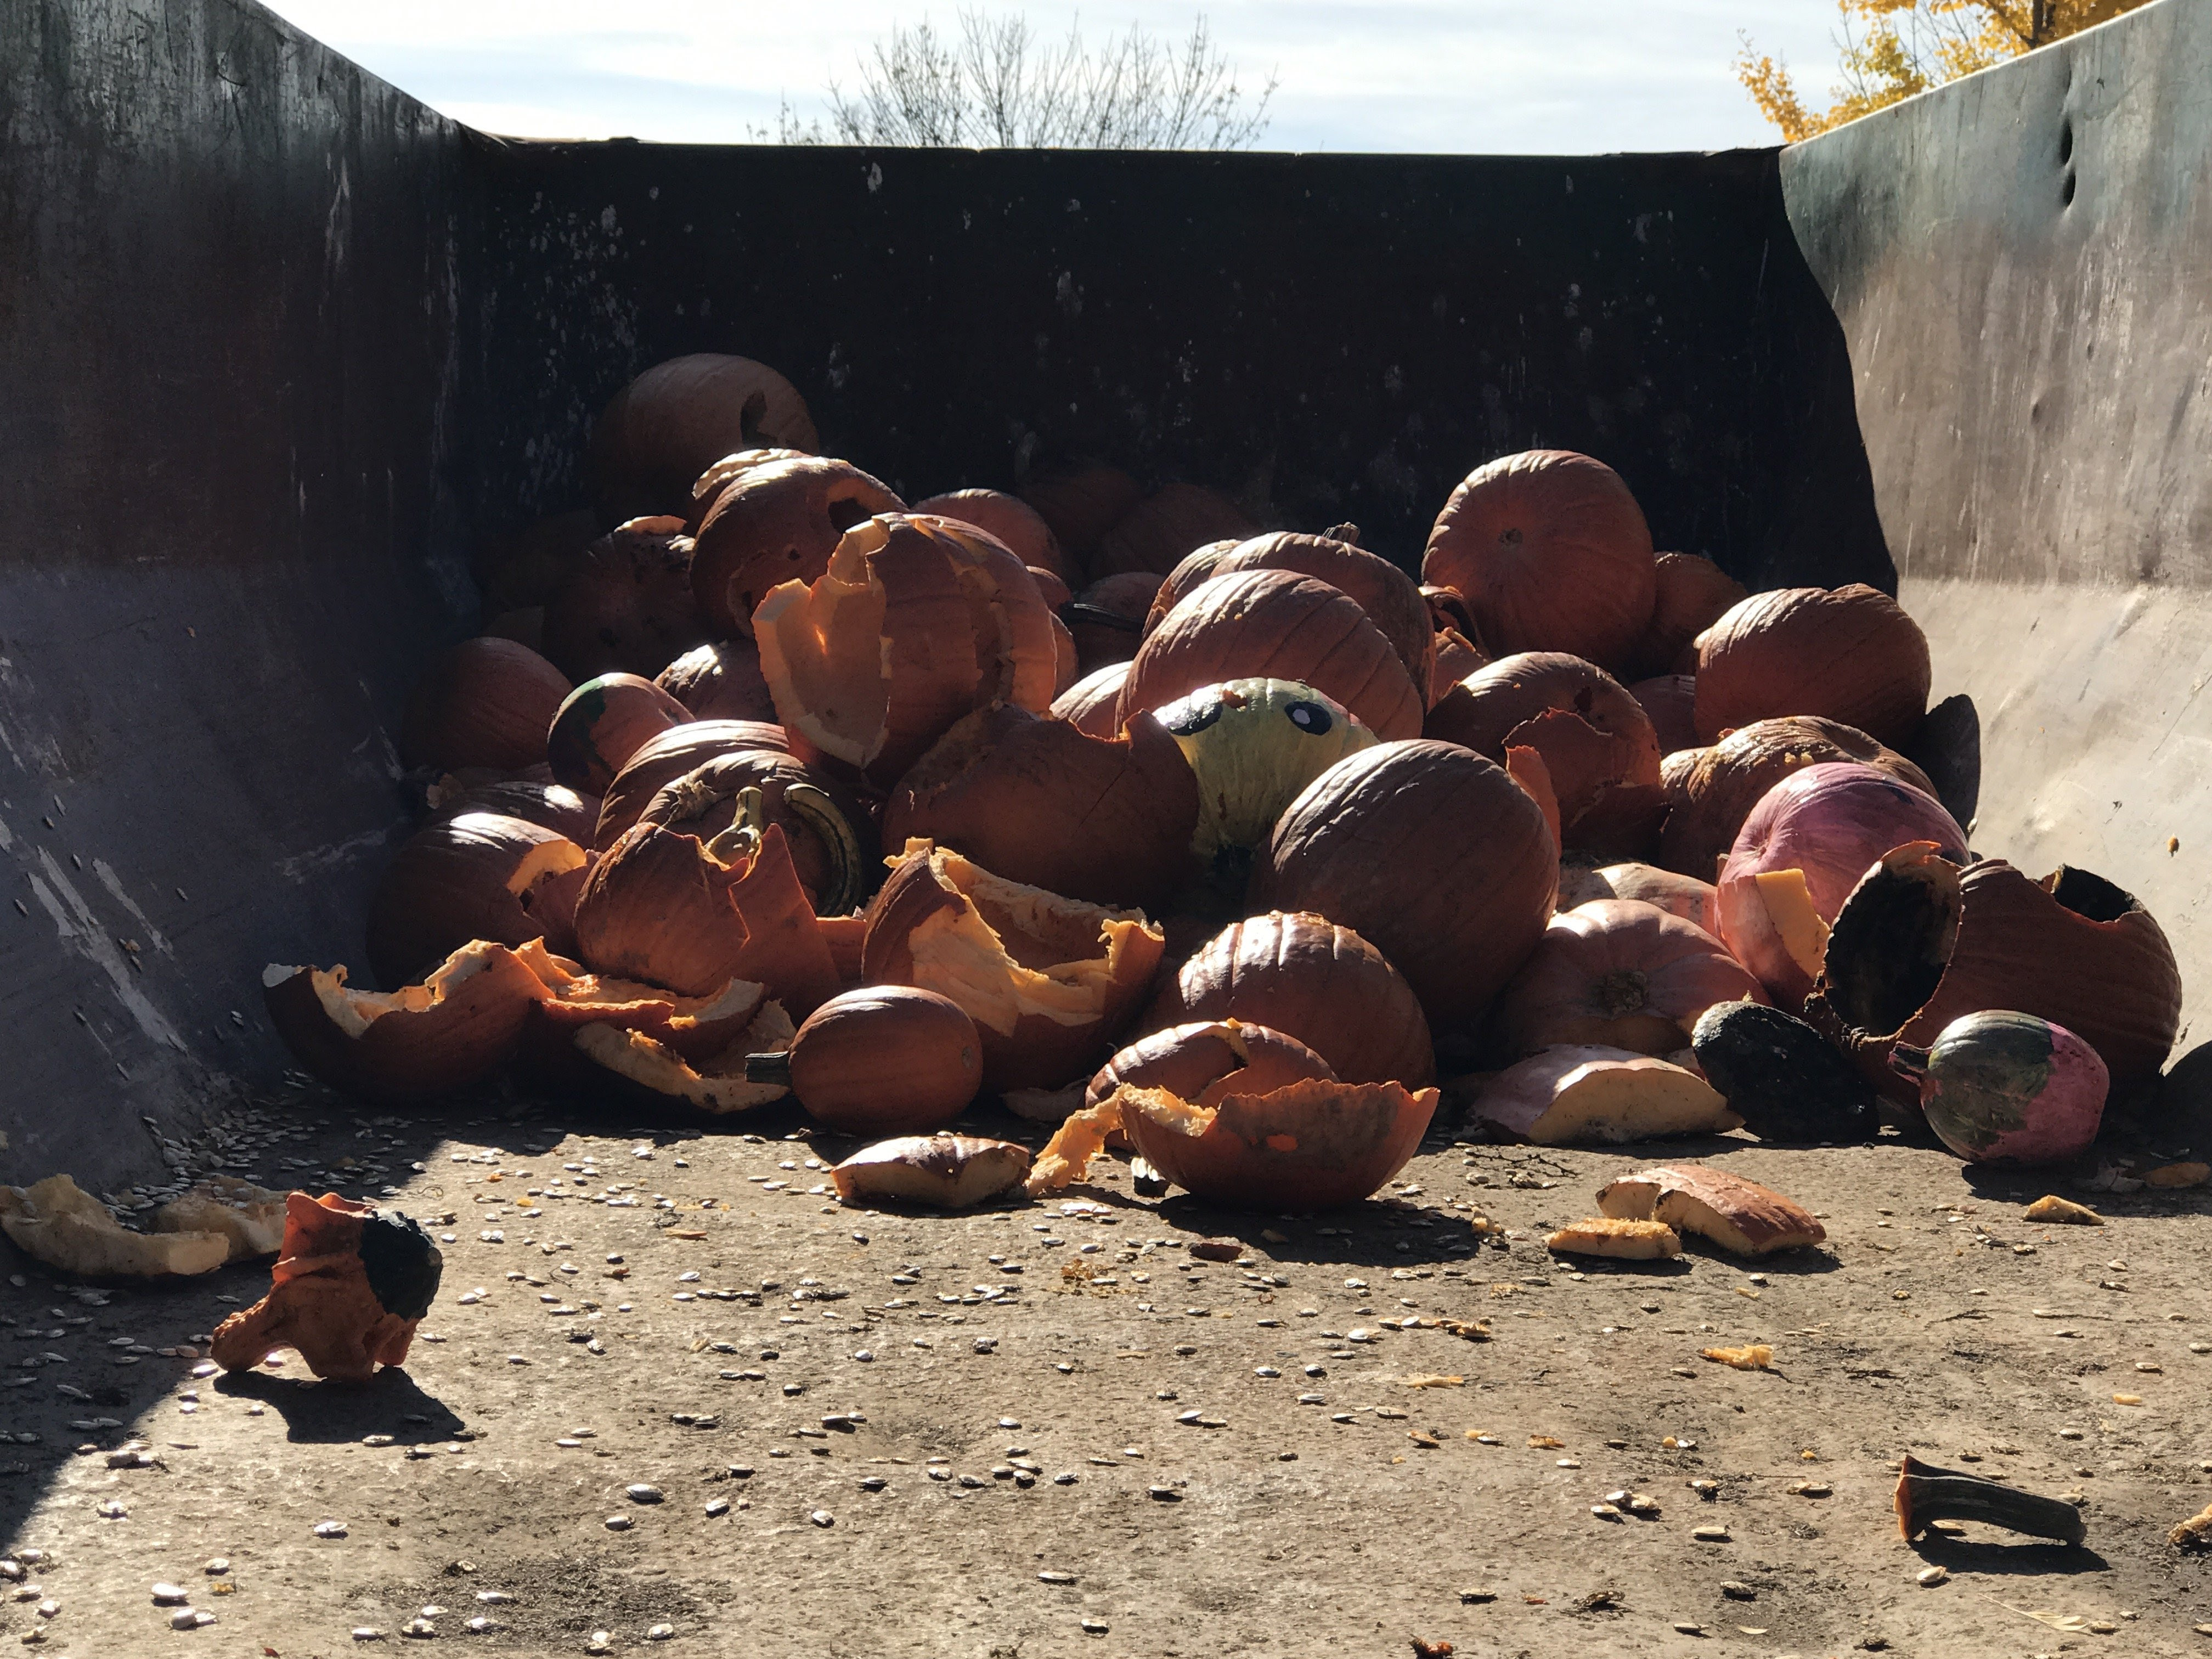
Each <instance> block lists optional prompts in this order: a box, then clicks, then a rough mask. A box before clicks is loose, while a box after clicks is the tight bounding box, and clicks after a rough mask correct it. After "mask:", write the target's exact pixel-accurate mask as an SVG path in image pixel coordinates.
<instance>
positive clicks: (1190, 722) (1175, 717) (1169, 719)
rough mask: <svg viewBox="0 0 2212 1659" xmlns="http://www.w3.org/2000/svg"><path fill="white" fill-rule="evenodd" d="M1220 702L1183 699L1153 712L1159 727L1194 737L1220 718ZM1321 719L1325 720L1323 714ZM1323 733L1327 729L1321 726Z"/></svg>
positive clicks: (1207, 698)
mask: <svg viewBox="0 0 2212 1659" xmlns="http://www.w3.org/2000/svg"><path fill="white" fill-rule="evenodd" d="M1221 709H1222V700H1221V699H1220V698H1219V697H1218V696H1212V697H1207V696H1189V697H1185V698H1184V699H1183V700H1182V702H1179V703H1170V705H1169V706H1168V707H1167V708H1162V709H1158V710H1155V711H1154V712H1155V714H1156V715H1157V717H1158V720H1159V722H1160V724H1161V725H1163V726H1166V727H1167V729H1168V730H1169V731H1170V732H1174V733H1175V734H1176V736H1177V737H1179V738H1191V737H1196V736H1197V735H1198V734H1199V733H1200V732H1203V731H1205V730H1206V727H1208V726H1212V724H1213V723H1214V722H1215V721H1216V720H1219V719H1220V718H1221ZM1323 718H1324V719H1325V718H1327V716H1326V714H1324V715H1323ZM1322 730H1323V731H1327V730H1328V727H1327V726H1323V727H1322Z"/></svg>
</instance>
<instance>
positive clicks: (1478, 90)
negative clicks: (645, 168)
mask: <svg viewBox="0 0 2212 1659" xmlns="http://www.w3.org/2000/svg"><path fill="white" fill-rule="evenodd" d="M271 3H272V4H273V5H274V7H275V9H276V10H277V11H279V12H281V13H283V15H286V16H287V17H289V18H290V19H292V20H293V21H295V22H296V23H298V24H300V25H301V27H304V28H306V29H307V30H308V31H309V32H311V33H314V34H316V35H318V36H319V37H320V38H321V39H323V40H326V41H328V42H329V43H330V44H331V45H332V46H336V47H337V48H338V49H339V50H340V51H342V52H346V53H347V54H348V55H349V56H350V57H352V58H356V60H358V61H359V62H360V63H362V64H364V65H366V66H367V67H368V69H370V70H374V72H376V73H377V74H379V75H380V76H384V77H385V78H386V80H389V81H391V82H394V83H396V84H397V85H398V86H400V87H402V88H405V89H406V90H407V91H409V92H411V93H413V94H416V96H417V97H419V98H422V99H423V100H425V101H427V102H428V103H430V104H433V105H435V106H437V107H438V108H439V109H441V110H443V111H445V112H447V113H448V114H451V115H453V116H455V117H457V118H459V119H461V120H464V121H467V122H470V123H471V124H473V125H477V126H479V127H483V128H485V129H487V130H489V131H496V132H504V133H513V134H519V135H526V136H532V137H610V136H612V135H616V134H628V135H630V136H632V137H640V138H658V139H671V140H680V141H686V142H708V143H712V142H723V143H731V142H743V141H744V140H745V139H746V138H747V137H750V136H753V135H755V134H756V133H757V132H758V131H762V130H763V129H764V128H765V129H772V128H773V126H774V125H775V115H776V110H777V108H778V106H779V104H780V102H781V100H786V99H788V100H789V101H790V103H791V104H792V105H793V107H794V108H795V109H796V110H797V111H798V112H799V113H800V114H801V115H802V116H812V115H817V114H818V113H820V112H821V108H822V94H823V89H824V88H826V87H827V85H828V84H829V82H830V81H832V80H833V79H835V80H836V81H837V82H840V83H841V84H842V85H844V86H846V87H848V88H850V87H851V86H852V85H853V83H854V81H855V80H856V78H857V77H856V75H855V72H854V70H855V64H856V63H857V62H858V60H859V59H860V57H861V55H862V54H863V53H864V52H866V49H867V47H868V46H869V45H870V43H871V42H872V41H874V40H878V39H880V38H881V37H882V36H883V35H884V33H885V32H886V31H888V30H889V28H890V27H891V25H892V24H894V23H914V22H917V21H921V19H922V18H923V17H925V16H927V17H930V18H932V19H933V21H935V22H937V23H938V24H939V25H940V26H948V25H951V24H952V23H954V21H956V18H957V12H958V10H959V0H950V3H945V0H939V3H935V4H929V3H924V0H811V3H801V4H799V5H788V4H775V5H771V4H766V3H763V0H612V3H610V0H271ZM982 9H986V10H989V11H992V12H997V11H1000V10H1002V9H1012V8H1007V7H1006V6H1005V5H1004V4H1003V0H982ZM1018 9H1020V10H1022V11H1023V12H1024V13H1025V14H1026V15H1027V16H1028V17H1029V19H1030V21H1031V22H1032V23H1033V24H1034V25H1036V27H1039V28H1040V29H1041V30H1042V31H1043V32H1045V33H1048V34H1052V35H1055V36H1056V35H1058V34H1059V33H1061V32H1063V31H1065V30H1066V27H1068V25H1069V23H1070V22H1071V21H1073V20H1074V18H1075V17H1076V15H1077V12H1078V10H1079V8H1077V7H1075V6H1072V5H1067V4H1063V3H1059V0H1038V3H1035V4H1030V5H1025V6H1023V7H1020V8H1018ZM1200 9H1203V10H1204V12H1205V14H1206V19H1207V21H1208V23H1209V25H1210V27H1211V28H1212V33H1213V34H1214V37H1215V39H1216V40H1217V42H1218V45H1219V46H1220V47H1221V49H1222V51H1223V52H1224V54H1225V56H1226V57H1227V58H1229V59H1230V61H1231V63H1233V64H1236V65H1237V67H1238V68H1239V70H1241V71H1243V78H1244V79H1245V80H1246V81H1247V82H1251V83H1257V82H1263V81H1264V80H1265V79H1266V78H1267V75H1268V74H1269V73H1270V72H1272V73H1273V75H1274V76H1275V77H1276V79H1277V81H1278V88H1277V91H1276V94H1275V99H1274V102H1273V105H1272V106H1270V110H1271V114H1272V120H1271V122H1270V124H1269V126H1268V128H1267V134H1266V136H1265V137H1264V139H1263V140H1262V143H1264V145H1265V146H1266V147H1267V149H1334V150H1407V151H1419V150H1432V151H1446V150H1462V151H1477V152H1481V151H1489V152H1498V153H1514V152H1519V153H1563V154H1575V153H1589V152H1592V151H1603V150H1620V149H1725V148H1727V147H1729V146H1730V145H1735V144H1763V143H1771V142H1773V134H1772V130H1771V129H1770V128H1769V127H1767V126H1766V125H1765V123H1764V122H1762V121H1761V120H1760V119H1759V116H1758V113H1757V112H1756V111H1755V110H1753V107H1752V106H1751V102H1750V100H1748V99H1747V97H1746V96H1745V95H1744V93H1743V90H1742V88H1741V87H1739V86H1738V85H1737V84H1736V82H1735V77H1734V76H1733V75H1732V74H1731V73H1730V72H1729V60H1730V59H1731V58H1733V57H1734V56H1735V51H1736V36H1737V33H1738V31H1739V30H1747V31H1748V32H1749V33H1751V34H1752V35H1753V37H1754V38H1755V39H1756V40H1757V41H1758V43H1759V46H1760V48H1761V49H1762V50H1764V51H1768V52H1776V53H1777V54H1778V55H1780V56H1783V57H1784V58H1786V60H1787V61H1788V62H1789V63H1790V64H1791V65H1792V66H1793V68H1795V69H1796V70H1797V72H1798V76H1799V80H1800V82H1801V84H1802V85H1803V86H1804V87H1805V88H1806V89H1807V90H1808V94H1814V95H1817V94H1820V92H1822V91H1824V90H1825V89H1826V87H1827V86H1828V84H1829V82H1830V81H1831V80H1832V77H1833V70H1834V64H1835V48H1834V46H1833V43H1832V35H1833V33H1834V31H1835V27H1836V22H1837V16H1836V7H1835V3H1834V0H1209V3H1206V4H1205V5H1204V6H1203V7H1202V8H1194V7H1193V6H1192V5H1190V4H1188V3H1180V4H1178V3H1171V0H1119V3H1117V4H1107V5H1100V4H1095V3H1094V4H1093V5H1091V6H1090V7H1087V8H1082V9H1080V10H1081V20H1082V22H1083V25H1084V27H1085V31H1086V33H1089V34H1091V36H1092V37H1093V38H1094V39H1096V38H1097V37H1101V36H1103V35H1104V34H1105V33H1109V32H1118V31H1119V30H1121V29H1122V28H1124V27H1127V26H1128V25H1129V24H1131V23H1136V24H1139V25H1141V26H1142V27H1145V28H1146V29H1148V30H1150V31H1152V32H1153V33H1157V34H1161V35H1164V36H1168V37H1170V38H1176V39H1179V38H1181V37H1182V36H1183V35H1184V34H1186V33H1188V30H1189V28H1190V26H1191V22H1192V20H1193V18H1194V16H1195V15H1197V12H1198V10H1200Z"/></svg>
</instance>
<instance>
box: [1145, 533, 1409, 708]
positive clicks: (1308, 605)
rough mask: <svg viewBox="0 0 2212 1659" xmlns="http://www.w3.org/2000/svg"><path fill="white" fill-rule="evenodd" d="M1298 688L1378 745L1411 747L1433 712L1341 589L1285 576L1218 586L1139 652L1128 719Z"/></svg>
mask: <svg viewBox="0 0 2212 1659" xmlns="http://www.w3.org/2000/svg"><path fill="white" fill-rule="evenodd" d="M1269 678H1272V679H1281V680H1296V681H1297V682H1299V683H1300V684H1305V685H1310V686H1312V687H1313V688H1314V689H1315V690H1317V691H1323V692H1326V693H1327V694H1328V696H1331V697H1334V699H1335V700H1336V701H1337V702H1340V703H1341V704H1343V705H1344V707H1345V708H1348V709H1350V710H1351V711H1352V713H1353V714H1356V715H1358V717H1359V720H1360V721H1361V722H1362V723H1363V724H1364V725H1365V726H1368V727H1369V728H1370V730H1372V731H1373V732H1375V733H1376V735H1377V736H1379V737H1381V738H1385V739H1388V738H1408V737H1413V736H1414V735H1416V734H1417V733H1418V732H1419V731H1420V729H1421V716H1422V714H1423V712H1424V710H1425V708H1426V705H1427V697H1426V695H1425V687H1426V684H1427V681H1426V678H1424V679H1423V681H1422V683H1421V686H1422V689H1419V690H1417V689H1416V687H1415V685H1414V683H1413V679H1412V678H1411V677H1410V676H1409V675H1408V674H1407V672H1406V665H1405V664H1404V663H1403V662H1402V661H1401V660H1400V659H1399V657H1398V654H1397V653H1396V652H1395V650H1393V649H1392V648H1391V645H1390V641H1389V640H1388V639H1386V638H1385V637H1384V636H1383V633H1382V631H1381V630H1380V629H1377V628H1376V626H1375V624H1374V623H1371V622H1370V621H1369V620H1368V619H1367V614H1366V612H1364V611H1362V610H1361V609H1360V608H1359V605H1358V603H1357V602H1355V601H1354V600H1353V599H1352V598H1351V597H1350V596H1349V595H1348V594H1346V592H1344V591H1343V590H1342V589H1341V588H1338V587H1334V586H1331V585H1330V584H1329V583H1328V582H1324V581H1319V580H1315V579H1314V578H1313V577H1310V576H1301V575H1298V574H1295V573H1293V572H1291V571H1287V570H1243V571H1238V572H1237V573H1235V574H1231V575H1225V576H1214V577H1210V578H1209V579H1207V580H1206V581H1204V582H1201V583H1200V584H1199V586H1197V587H1195V588H1194V589H1192V590H1191V592H1189V593H1188V594H1186V595H1185V596H1184V597H1183V598H1182V599H1181V600H1179V601H1178V602H1177V603H1176V606H1175V608H1174V609H1173V610H1172V611H1169V612H1168V614H1167V617H1166V618H1165V620H1164V621H1163V622H1162V623H1160V625H1159V627H1158V628H1157V629H1154V630H1153V631H1152V633H1151V634H1150V635H1147V636H1146V640H1145V642H1144V643H1143V644H1142V645H1141V646H1139V647H1138V650H1137V656H1136V660H1135V661H1134V662H1133V664H1132V665H1130V669H1129V678H1128V680H1127V683H1126V684H1124V685H1123V686H1122V688H1121V718H1122V719H1123V720H1127V719H1128V718H1129V716H1130V715H1132V714H1136V713H1138V712H1139V711H1140V710H1143V709H1149V708H1159V707H1161V706H1162V705H1163V704H1164V703H1170V702H1174V701H1175V700H1176V698H1177V697H1181V696H1188V694H1189V693H1191V692H1193V691H1195V690H1198V689H1199V688H1200V686H1202V685H1213V684H1218V683H1219V682H1221V681H1223V680H1236V679H1269Z"/></svg>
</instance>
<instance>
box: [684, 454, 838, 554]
mask: <svg viewBox="0 0 2212 1659" xmlns="http://www.w3.org/2000/svg"><path fill="white" fill-rule="evenodd" d="M810 453H811V452H810V451H807V450H804V449H739V450H733V451H732V452H731V453H729V454H727V455H725V456H723V457H722V459H720V460H719V461H716V462H715V463H714V465H712V466H710V467H708V469H707V470H706V471H704V472H702V473H701V474H700V475H699V477H697V479H696V481H694V483H692V485H691V511H690V513H688V514H687V515H686V516H685V518H684V534H685V535H687V536H696V535H697V534H698V533H699V526H701V525H702V524H704V523H706V522H707V515H708V513H712V512H713V511H714V503H715V502H716V501H720V500H721V499H722V492H723V491H724V490H726V489H728V488H729V487H730V486H731V485H732V484H733V483H737V481H738V479H739V478H742V477H744V475H745V474H746V473H748V472H750V471H752V470H753V469H754V468H756V467H762V466H767V465H769V464H770V463H772V462H775V461H803V460H805V459H807V458H808V456H809V454H810Z"/></svg>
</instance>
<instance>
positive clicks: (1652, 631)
mask: <svg viewBox="0 0 2212 1659" xmlns="http://www.w3.org/2000/svg"><path fill="white" fill-rule="evenodd" d="M1652 574H1653V577H1654V586H1653V591H1652V599H1651V620H1650V623H1648V624H1646V625H1645V627H1644V637H1643V639H1642V640H1640V641H1638V643H1637V647H1636V653H1635V661H1634V664H1633V669H1634V671H1635V672H1636V673H1637V674H1638V675H1642V676H1650V675H1656V674H1677V673H1693V672H1695V671H1696V666H1697V660H1698V653H1697V638H1698V635H1700V634H1702V633H1704V632H1705V629H1708V628H1711V626H1712V625H1713V624H1714V623H1717V622H1718V621H1719V620H1720V619H1721V618H1722V617H1724V616H1726V615H1727V614H1728V612H1729V609H1730V607H1732V606H1734V605H1737V604H1738V603H1740V602H1741V600H1742V599H1745V598H1746V597H1747V594H1746V592H1745V588H1744V586H1743V584H1742V583H1741V582H1740V581H1738V580H1736V579H1735V577H1733V576H1731V575H1729V574H1728V572H1727V571H1725V570H1723V569H1722V568H1720V567H1719V566H1718V565H1717V564H1715V563H1714V562H1712V561H1711V559H1708V558H1705V557H1702V556H1699V555H1698V554H1695V553H1662V554H1660V555H1659V556H1658V557H1657V559H1656V562H1655V563H1654V566H1653V571H1652Z"/></svg>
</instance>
